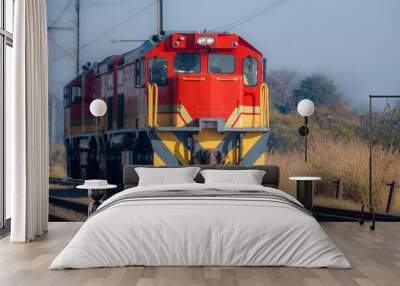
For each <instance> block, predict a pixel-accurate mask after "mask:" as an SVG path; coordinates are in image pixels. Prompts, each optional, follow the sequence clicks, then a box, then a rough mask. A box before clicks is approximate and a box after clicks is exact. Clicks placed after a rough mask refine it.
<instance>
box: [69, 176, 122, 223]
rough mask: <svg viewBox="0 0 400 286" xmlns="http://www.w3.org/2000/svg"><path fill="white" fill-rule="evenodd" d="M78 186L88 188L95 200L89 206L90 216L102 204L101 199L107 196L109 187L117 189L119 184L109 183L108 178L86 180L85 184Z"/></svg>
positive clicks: (89, 194) (91, 197) (90, 195)
mask: <svg viewBox="0 0 400 286" xmlns="http://www.w3.org/2000/svg"><path fill="white" fill-rule="evenodd" d="M76 188H77V189H86V190H88V196H89V198H90V199H92V200H93V201H92V202H91V203H90V204H89V206H88V216H90V215H91V214H92V213H94V212H95V211H96V210H97V208H98V207H99V206H100V205H101V203H102V202H101V200H103V199H104V197H105V196H106V191H107V189H115V188H117V186H116V185H109V184H108V183H107V181H106V180H86V181H85V183H84V184H83V185H79V186H77V187H76Z"/></svg>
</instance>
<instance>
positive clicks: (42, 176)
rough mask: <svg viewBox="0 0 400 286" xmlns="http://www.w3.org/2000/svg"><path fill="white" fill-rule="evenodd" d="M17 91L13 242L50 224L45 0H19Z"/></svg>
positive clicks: (9, 172)
mask: <svg viewBox="0 0 400 286" xmlns="http://www.w3.org/2000/svg"><path fill="white" fill-rule="evenodd" d="M14 21H15V23H14V24H15V25H14V27H15V28H14V29H15V31H14V35H15V38H14V49H13V50H14V63H15V66H14V73H13V87H14V89H13V90H14V94H13V95H12V96H11V97H9V98H6V107H7V110H6V187H7V188H10V190H11V194H12V195H11V202H12V203H11V237H10V241H12V242H28V241H31V240H33V239H35V237H36V236H40V235H42V234H43V233H45V232H47V227H48V178H49V167H48V165H49V164H48V162H49V161H48V156H49V155H48V154H49V152H48V150H49V147H48V140H49V137H48V127H47V126H48V122H47V116H48V114H47V109H48V106H47V104H48V98H47V81H48V74H47V68H48V67H47V63H48V61H47V19H46V0H18V1H15V19H14Z"/></svg>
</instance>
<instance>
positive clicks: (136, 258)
mask: <svg viewBox="0 0 400 286" xmlns="http://www.w3.org/2000/svg"><path fill="white" fill-rule="evenodd" d="M132 265H144V266H292V267H330V268H350V267H351V265H350V263H349V262H348V260H347V259H346V258H345V256H344V255H343V253H342V252H341V251H340V250H339V249H338V248H337V247H336V245H335V244H334V242H333V241H332V240H331V239H330V238H329V237H328V235H327V234H326V233H325V231H324V230H323V229H322V228H321V226H320V225H319V223H318V222H317V221H316V220H315V218H314V217H313V216H312V215H311V214H310V213H309V212H308V211H307V210H306V209H305V208H304V207H303V206H302V205H301V204H300V203H299V202H298V201H297V200H296V199H294V198H293V197H291V196H290V195H288V194H286V193H284V192H282V191H279V190H277V189H273V188H268V187H263V186H255V185H240V184H198V183H193V184H175V185H156V186H141V187H134V188H131V189H127V190H125V191H122V192H120V193H118V194H116V195H114V196H113V197H111V198H109V199H108V200H106V201H105V202H104V203H103V204H102V205H101V206H100V207H99V208H98V210H97V211H96V212H95V213H94V214H93V215H92V216H91V217H90V218H89V219H88V220H87V221H86V222H85V223H84V224H83V225H82V227H81V229H80V230H79V231H78V233H77V234H76V235H75V237H74V238H73V239H72V240H71V242H70V243H69V244H68V245H67V246H66V247H65V249H64V250H62V252H61V253H60V254H59V255H58V256H57V257H56V258H55V260H54V261H53V262H52V264H51V265H50V269H65V268H92V267H117V266H132Z"/></svg>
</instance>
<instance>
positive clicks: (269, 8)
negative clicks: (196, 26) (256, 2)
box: [213, 0, 289, 31]
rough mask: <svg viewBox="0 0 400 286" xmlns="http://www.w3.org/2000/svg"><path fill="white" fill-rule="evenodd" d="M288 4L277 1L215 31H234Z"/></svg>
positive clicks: (280, 0)
mask: <svg viewBox="0 0 400 286" xmlns="http://www.w3.org/2000/svg"><path fill="white" fill-rule="evenodd" d="M287 2H289V0H279V1H276V2H274V3H272V4H270V5H268V6H266V7H264V8H262V9H261V10H258V11H256V12H254V13H251V14H249V15H247V16H245V17H242V18H240V19H238V20H236V21H233V22H231V23H229V24H225V25H222V26H219V27H216V28H214V29H213V30H215V31H220V30H229V29H233V28H236V27H238V26H241V25H244V24H246V23H248V22H251V21H253V20H254V19H255V18H257V17H259V16H262V15H265V14H266V13H268V12H270V11H272V10H274V9H276V8H278V7H281V6H283V5H284V4H286V3H287Z"/></svg>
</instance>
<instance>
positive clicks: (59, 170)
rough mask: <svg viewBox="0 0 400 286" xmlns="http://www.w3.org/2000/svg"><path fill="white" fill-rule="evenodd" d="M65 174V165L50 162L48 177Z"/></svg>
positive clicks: (63, 176)
mask: <svg viewBox="0 0 400 286" xmlns="http://www.w3.org/2000/svg"><path fill="white" fill-rule="evenodd" d="M66 176H67V171H66V170H65V166H63V165H62V164H59V163H53V164H50V177H52V178H65V177H66Z"/></svg>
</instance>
